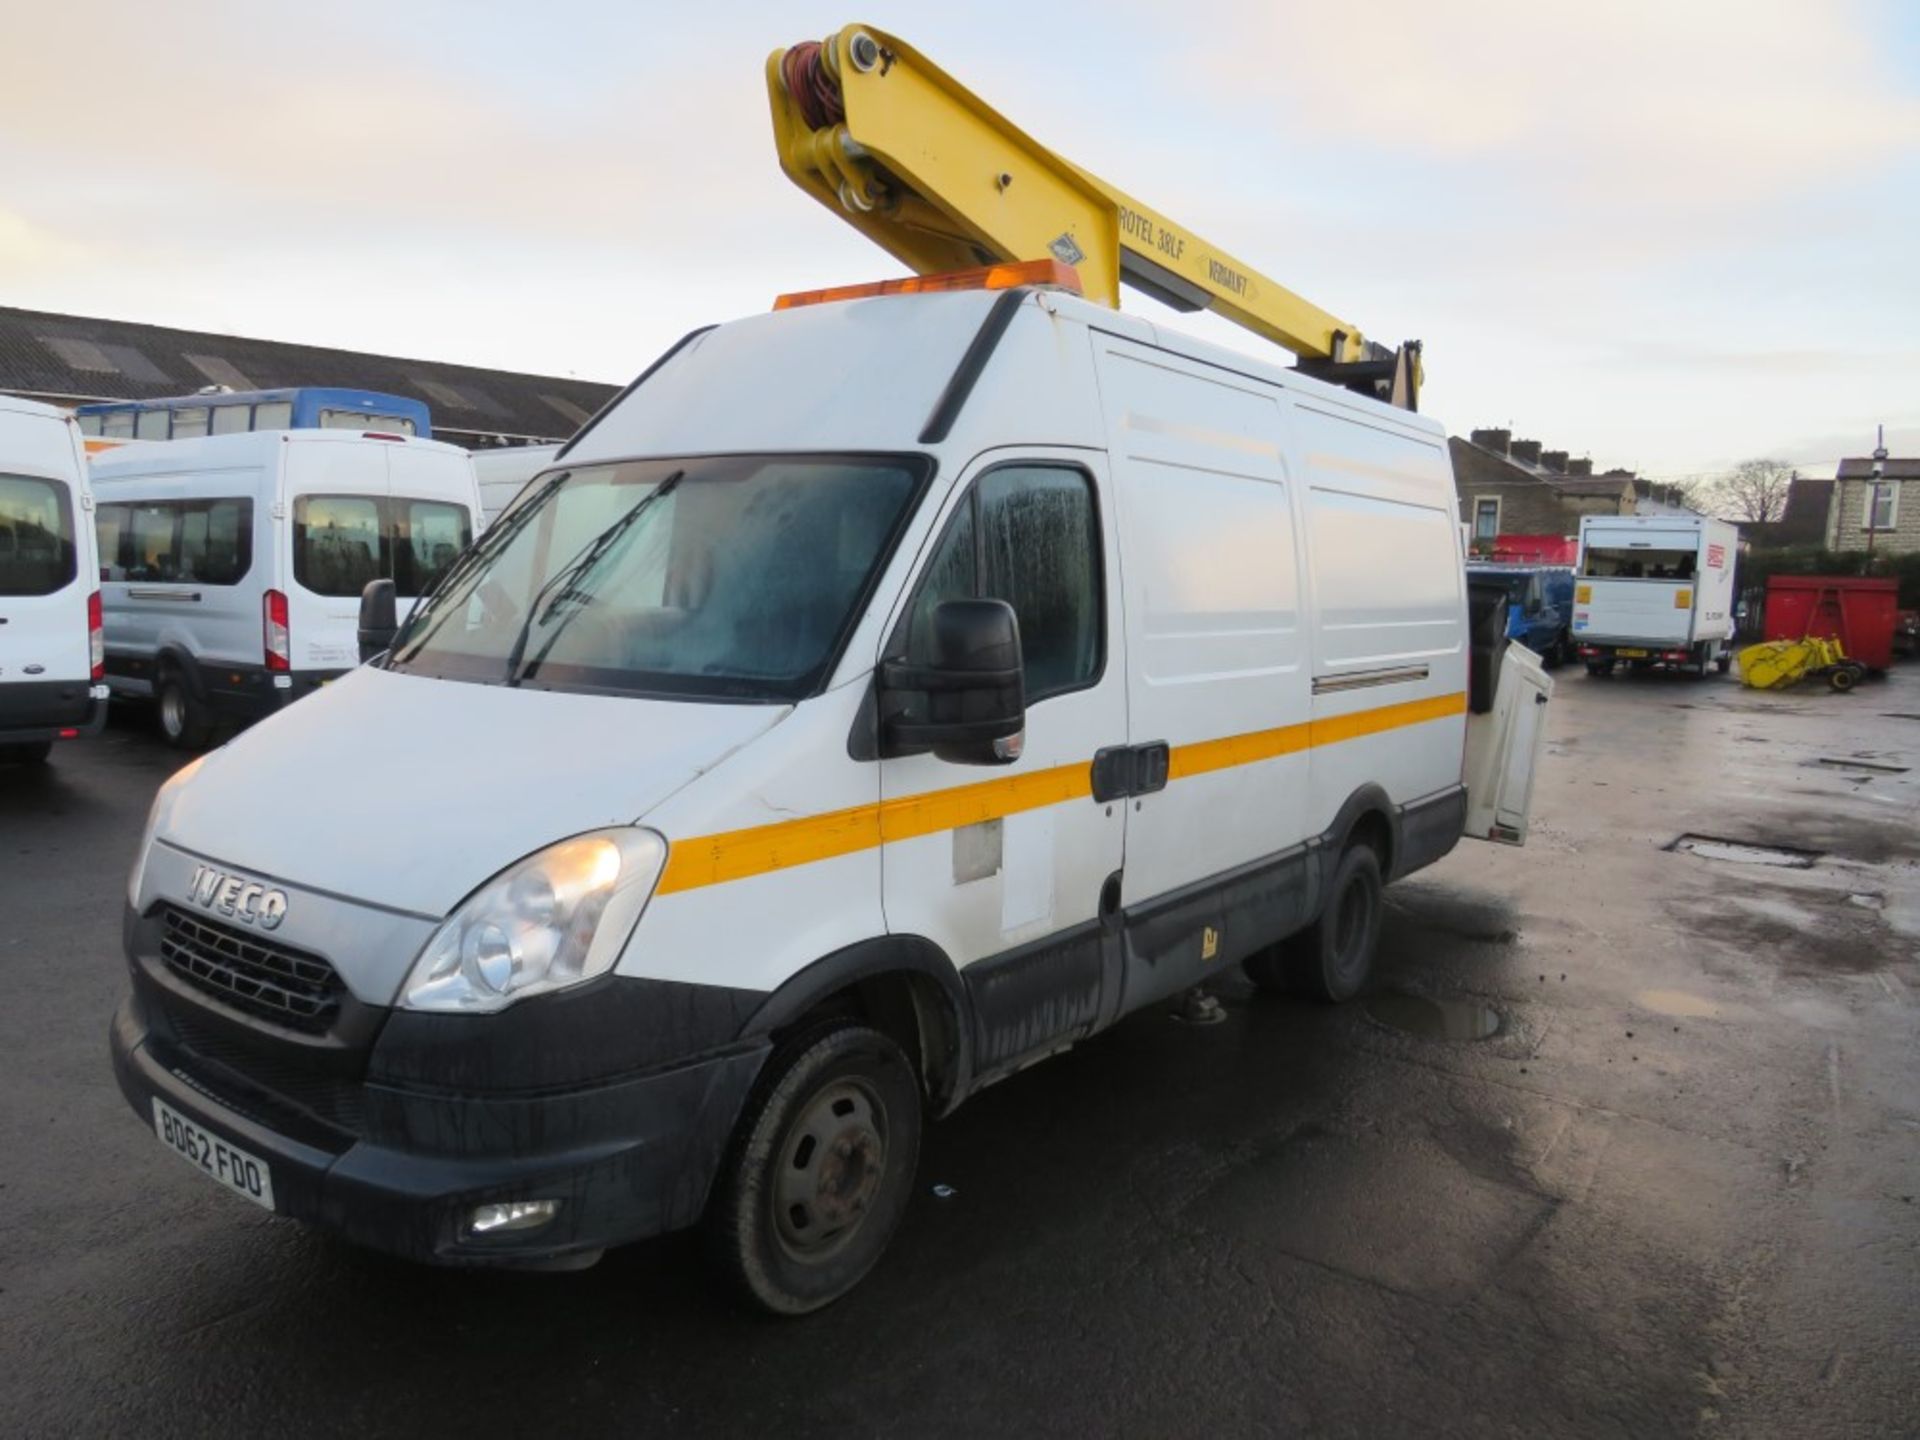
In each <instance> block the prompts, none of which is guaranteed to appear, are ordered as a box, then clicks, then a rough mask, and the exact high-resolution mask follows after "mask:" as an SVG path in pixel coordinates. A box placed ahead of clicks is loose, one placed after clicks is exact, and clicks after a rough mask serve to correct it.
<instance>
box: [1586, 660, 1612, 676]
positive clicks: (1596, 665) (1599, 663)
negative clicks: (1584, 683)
mask: <svg viewBox="0 0 1920 1440" xmlns="http://www.w3.org/2000/svg"><path fill="white" fill-rule="evenodd" d="M1612 673H1613V661H1611V660H1589V661H1587V674H1589V675H1602V676H1604V675H1611V674H1612Z"/></svg>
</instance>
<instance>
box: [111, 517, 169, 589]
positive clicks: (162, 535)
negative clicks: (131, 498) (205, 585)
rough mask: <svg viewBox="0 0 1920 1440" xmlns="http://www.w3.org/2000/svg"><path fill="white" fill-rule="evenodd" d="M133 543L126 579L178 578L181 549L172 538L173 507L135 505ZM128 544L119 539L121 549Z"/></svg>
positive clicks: (124, 549) (125, 548)
mask: <svg viewBox="0 0 1920 1440" xmlns="http://www.w3.org/2000/svg"><path fill="white" fill-rule="evenodd" d="M131 508H132V511H133V524H132V527H131V528H132V530H133V545H132V553H131V555H130V556H129V559H128V563H127V579H129V580H178V579H179V578H180V550H179V544H178V542H177V541H176V540H175V538H174V535H175V529H176V522H177V520H178V519H179V516H178V514H177V513H176V509H175V507H174V506H172V505H168V504H164V503H162V504H152V505H135V506H133V507H131ZM127 548H128V547H127V545H126V543H125V542H124V541H123V542H121V550H122V552H123V553H125V552H126V550H127Z"/></svg>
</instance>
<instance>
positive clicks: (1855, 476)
mask: <svg viewBox="0 0 1920 1440" xmlns="http://www.w3.org/2000/svg"><path fill="white" fill-rule="evenodd" d="M1886 465H1887V468H1886V478H1887V479H1889V480H1920V460H1908V459H1889V460H1888V461H1887V462H1886ZM1834 478H1835V479H1837V480H1871V479H1872V478H1873V460H1872V459H1871V457H1867V456H1862V457H1860V458H1858V459H1849V460H1842V461H1841V462H1840V469H1839V470H1838V471H1837V472H1836V473H1835V475H1834Z"/></svg>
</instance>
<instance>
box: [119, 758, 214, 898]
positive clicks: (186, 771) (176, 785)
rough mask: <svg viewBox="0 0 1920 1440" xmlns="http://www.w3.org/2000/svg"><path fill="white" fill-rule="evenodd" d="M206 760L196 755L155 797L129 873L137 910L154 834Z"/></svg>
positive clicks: (130, 886) (129, 896)
mask: <svg viewBox="0 0 1920 1440" xmlns="http://www.w3.org/2000/svg"><path fill="white" fill-rule="evenodd" d="M209 753H211V752H209ZM206 763H207V757H206V756H205V755H198V756H195V757H194V758H193V759H192V760H189V761H188V762H187V763H186V764H184V765H182V766H181V767H180V768H179V769H178V770H176V771H174V772H173V774H171V775H169V776H168V777H167V778H166V779H165V780H164V781H163V782H161V785H160V790H159V793H157V794H156V795H155V796H154V797H153V804H152V806H150V807H149V808H148V810H147V829H146V833H145V834H143V835H142V836H141V837H140V848H139V850H137V851H135V852H134V856H133V873H132V874H131V875H129V876H127V903H128V904H129V905H131V906H133V907H134V908H135V909H136V910H137V909H139V908H140V882H141V881H142V880H144V879H145V878H146V874H147V855H148V853H149V852H150V851H151V850H152V849H153V837H154V836H156V835H158V834H159V833H160V826H161V824H162V823H163V822H164V821H165V820H166V818H167V816H168V815H170V814H172V812H173V802H174V798H175V797H176V796H177V795H178V794H179V793H180V787H181V786H182V785H185V784H186V783H187V781H189V780H191V779H192V778H193V776H194V772H195V771H197V770H198V769H199V768H200V767H201V766H202V765H204V764H206Z"/></svg>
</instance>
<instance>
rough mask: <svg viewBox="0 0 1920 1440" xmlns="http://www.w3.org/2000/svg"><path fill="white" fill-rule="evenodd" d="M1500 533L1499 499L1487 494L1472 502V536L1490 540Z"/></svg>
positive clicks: (1476, 538)
mask: <svg viewBox="0 0 1920 1440" xmlns="http://www.w3.org/2000/svg"><path fill="white" fill-rule="evenodd" d="M1499 533H1500V499H1499V497H1498V496H1487V497H1482V498H1481V499H1478V500H1475V501H1474V502H1473V538H1474V539H1475V540H1476V541H1480V540H1485V541H1489V542H1491V541H1492V540H1493V539H1494V537H1495V536H1497V535H1498V534H1499Z"/></svg>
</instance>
